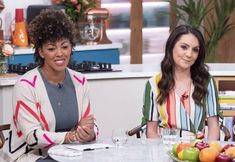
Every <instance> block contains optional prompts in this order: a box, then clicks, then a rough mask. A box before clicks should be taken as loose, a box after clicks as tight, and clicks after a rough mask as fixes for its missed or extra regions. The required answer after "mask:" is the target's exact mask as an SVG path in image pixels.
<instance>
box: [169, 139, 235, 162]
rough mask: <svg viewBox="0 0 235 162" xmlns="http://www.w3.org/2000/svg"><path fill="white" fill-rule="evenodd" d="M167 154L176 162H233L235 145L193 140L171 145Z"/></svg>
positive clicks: (234, 159) (234, 160)
mask: <svg viewBox="0 0 235 162" xmlns="http://www.w3.org/2000/svg"><path fill="white" fill-rule="evenodd" d="M168 154H169V156H170V157H171V159H172V160H174V161H176V162H235V145H234V144H232V143H223V142H222V143H221V142H219V141H211V142H206V141H203V140H195V141H193V142H191V143H189V142H179V143H175V144H173V145H172V148H171V150H169V151H168Z"/></svg>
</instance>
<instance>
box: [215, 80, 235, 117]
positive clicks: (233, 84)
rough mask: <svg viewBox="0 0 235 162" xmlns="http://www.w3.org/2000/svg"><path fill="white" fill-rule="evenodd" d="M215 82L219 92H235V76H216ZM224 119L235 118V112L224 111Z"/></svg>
mask: <svg viewBox="0 0 235 162" xmlns="http://www.w3.org/2000/svg"><path fill="white" fill-rule="evenodd" d="M214 78H215V82H216V86H217V89H218V91H235V77H234V76H216V77H214ZM222 111H223V116H224V117H229V116H235V110H222Z"/></svg>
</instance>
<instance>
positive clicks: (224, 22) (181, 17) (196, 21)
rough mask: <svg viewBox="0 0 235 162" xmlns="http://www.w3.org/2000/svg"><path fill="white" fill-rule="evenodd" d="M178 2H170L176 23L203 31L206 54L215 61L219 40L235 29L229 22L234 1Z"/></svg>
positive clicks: (233, 9) (233, 8) (193, 0)
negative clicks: (205, 39)
mask: <svg viewBox="0 0 235 162" xmlns="http://www.w3.org/2000/svg"><path fill="white" fill-rule="evenodd" d="M168 2H170V0H168ZM180 2H182V4H179V2H178V3H173V2H171V6H172V9H173V10H174V11H175V12H176V18H177V23H179V22H181V23H182V22H183V23H184V24H189V25H192V26H194V27H196V28H198V29H200V30H202V31H205V37H206V38H207V41H206V47H207V52H206V54H207V55H214V56H209V57H210V58H211V59H215V51H216V49H217V46H218V44H219V41H220V39H221V38H223V36H224V35H225V34H227V33H228V32H229V31H231V30H232V29H233V28H234V27H235V26H234V24H233V23H230V22H229V19H230V17H231V14H232V13H233V12H234V11H235V1H234V0H210V1H209V2H208V3H205V2H204V0H196V1H195V0H182V1H180ZM213 13H214V14H213ZM204 24H207V26H206V27H205V26H204ZM209 61H212V62H213V61H215V60H209Z"/></svg>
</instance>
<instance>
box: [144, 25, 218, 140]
mask: <svg viewBox="0 0 235 162" xmlns="http://www.w3.org/2000/svg"><path fill="white" fill-rule="evenodd" d="M204 60H205V42H204V38H203V36H202V34H201V32H200V31H199V30H197V29H195V28H193V27H191V26H188V25H181V26H178V27H176V28H175V29H174V30H173V31H172V33H171V34H170V36H169V38H168V40H167V42H166V47H165V56H164V58H163V60H162V62H161V73H160V74H158V75H156V76H154V77H152V78H150V79H149V80H148V82H147V84H146V89H145V97H144V107H143V116H144V117H143V122H144V123H147V132H146V135H147V137H148V138H158V137H159V135H160V134H161V131H162V128H173V129H179V130H180V133H181V136H190V137H198V136H201V137H202V135H203V133H204V132H203V129H204V127H205V121H206V120H207V123H208V140H217V139H219V105H218V96H217V91H216V85H215V82H214V79H213V77H212V76H211V75H210V74H209V72H208V68H207V66H206V65H205V64H204ZM160 127H161V128H160ZM158 128H160V129H158Z"/></svg>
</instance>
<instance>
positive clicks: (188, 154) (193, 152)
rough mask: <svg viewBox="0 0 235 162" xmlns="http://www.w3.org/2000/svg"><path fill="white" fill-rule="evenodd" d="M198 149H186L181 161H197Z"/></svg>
mask: <svg viewBox="0 0 235 162" xmlns="http://www.w3.org/2000/svg"><path fill="white" fill-rule="evenodd" d="M199 152H200V151H199V149H198V148H196V147H187V148H185V149H184V151H183V160H188V161H190V162H197V161H198V159H199Z"/></svg>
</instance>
